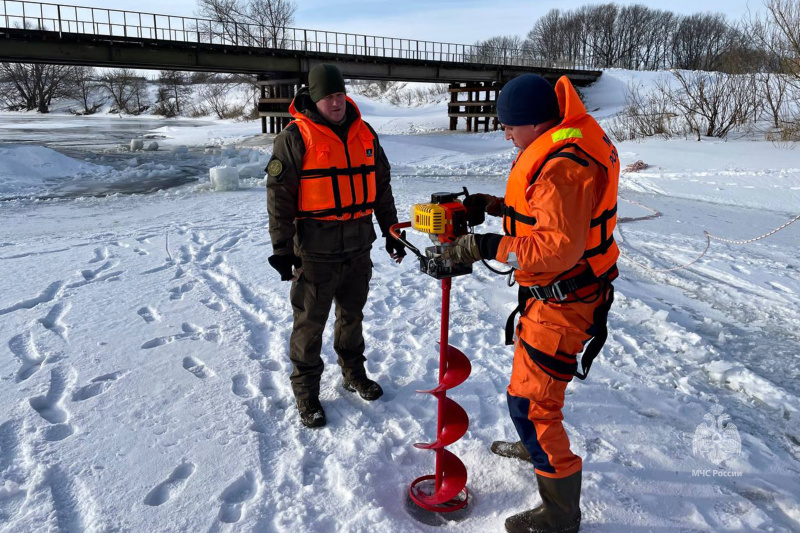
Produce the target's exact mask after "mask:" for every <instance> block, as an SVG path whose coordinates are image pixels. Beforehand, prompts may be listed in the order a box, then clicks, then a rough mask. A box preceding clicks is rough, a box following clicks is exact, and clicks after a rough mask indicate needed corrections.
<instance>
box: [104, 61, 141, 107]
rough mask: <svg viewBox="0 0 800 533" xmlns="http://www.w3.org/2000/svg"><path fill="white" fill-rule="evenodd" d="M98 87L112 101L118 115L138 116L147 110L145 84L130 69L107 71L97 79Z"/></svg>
mask: <svg viewBox="0 0 800 533" xmlns="http://www.w3.org/2000/svg"><path fill="white" fill-rule="evenodd" d="M98 85H99V86H100V87H101V88H102V89H103V90H104V91H105V92H106V94H107V95H108V97H109V98H111V99H112V101H113V102H114V106H115V108H116V110H117V111H118V112H120V113H130V114H137V115H138V114H139V113H141V112H142V111H144V110H145V109H147V105H146V102H147V95H146V91H147V82H146V80H145V79H144V78H141V77H139V76H137V75H136V72H135V71H134V70H132V69H127V68H122V69H115V70H111V71H108V72H106V73H105V74H103V75H102V76H100V77H99V78H98Z"/></svg>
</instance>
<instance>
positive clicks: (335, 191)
mask: <svg viewBox="0 0 800 533" xmlns="http://www.w3.org/2000/svg"><path fill="white" fill-rule="evenodd" d="M347 101H348V102H349V103H350V104H352V105H353V107H354V108H355V109H358V108H357V107H356V105H355V103H354V102H353V101H352V100H351V99H350V98H347ZM289 112H290V113H291V114H292V116H294V117H295V120H294V121H292V124H297V126H298V128H299V129H300V133H301V135H302V137H303V142H304V143H305V147H306V151H305V154H304V155H303V167H302V169H301V171H300V188H299V191H298V195H297V214H296V216H297V218H313V219H319V220H350V219H354V218H359V217H363V216H367V215H370V214H372V210H373V208H374V207H375V196H376V186H375V156H376V154H375V153H374V140H375V137H374V136H373V135H372V132H371V131H370V129H369V128H368V127H367V125H366V124H365V123H364V121H363V120H361V116H360V114H359V116H358V118H356V119H355V121H354V122H353V123H352V124H351V125H350V129H349V130H348V135H347V144H345V143H343V142H342V140H341V139H340V138H339V136H337V135H336V134H335V133H334V132H333V131H332V130H331V129H330V128H329V127H327V126H325V125H322V124H319V123H317V122H314V121H313V120H311V119H310V118H308V117H307V116H306V115H304V114H302V113H300V112H299V111H297V109H295V106H294V102H292V105H291V106H290V107H289Z"/></svg>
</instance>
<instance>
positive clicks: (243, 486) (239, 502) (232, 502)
mask: <svg viewBox="0 0 800 533" xmlns="http://www.w3.org/2000/svg"><path fill="white" fill-rule="evenodd" d="M258 488H259V487H258V481H256V476H255V474H253V472H249V471H248V472H245V473H244V475H243V476H242V477H240V478H239V479H237V480H236V481H234V482H233V483H231V484H230V485H228V486H227V487H226V488H225V490H224V491H222V494H220V496H219V500H220V501H221V502H222V507H220V510H219V521H220V522H224V523H226V524H235V523H236V522H238V521H239V520H241V519H242V517H243V516H244V513H245V508H246V504H247V502H249V501H250V500H252V499H253V498H255V497H256V494H257V493H258Z"/></svg>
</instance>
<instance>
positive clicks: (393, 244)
mask: <svg viewBox="0 0 800 533" xmlns="http://www.w3.org/2000/svg"><path fill="white" fill-rule="evenodd" d="M400 237H402V238H403V239H405V238H406V232H405V230H404V231H402V232H400ZM386 252H387V253H388V254H389V257H391V258H392V259H394V260H395V261H397V262H398V263H399V262H401V261H402V260H403V258H404V257H405V256H406V246H405V245H404V244H403V243H402V242H400V241H398V240H397V239H395V238H394V237H392V236H391V234H390V235H387V236H386Z"/></svg>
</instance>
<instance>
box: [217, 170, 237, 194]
mask: <svg viewBox="0 0 800 533" xmlns="http://www.w3.org/2000/svg"><path fill="white" fill-rule="evenodd" d="M210 173H211V186H212V187H213V188H214V190H217V191H235V190H236V189H238V188H239V171H238V170H237V169H236V167H227V166H220V167H214V168H212V169H210Z"/></svg>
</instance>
